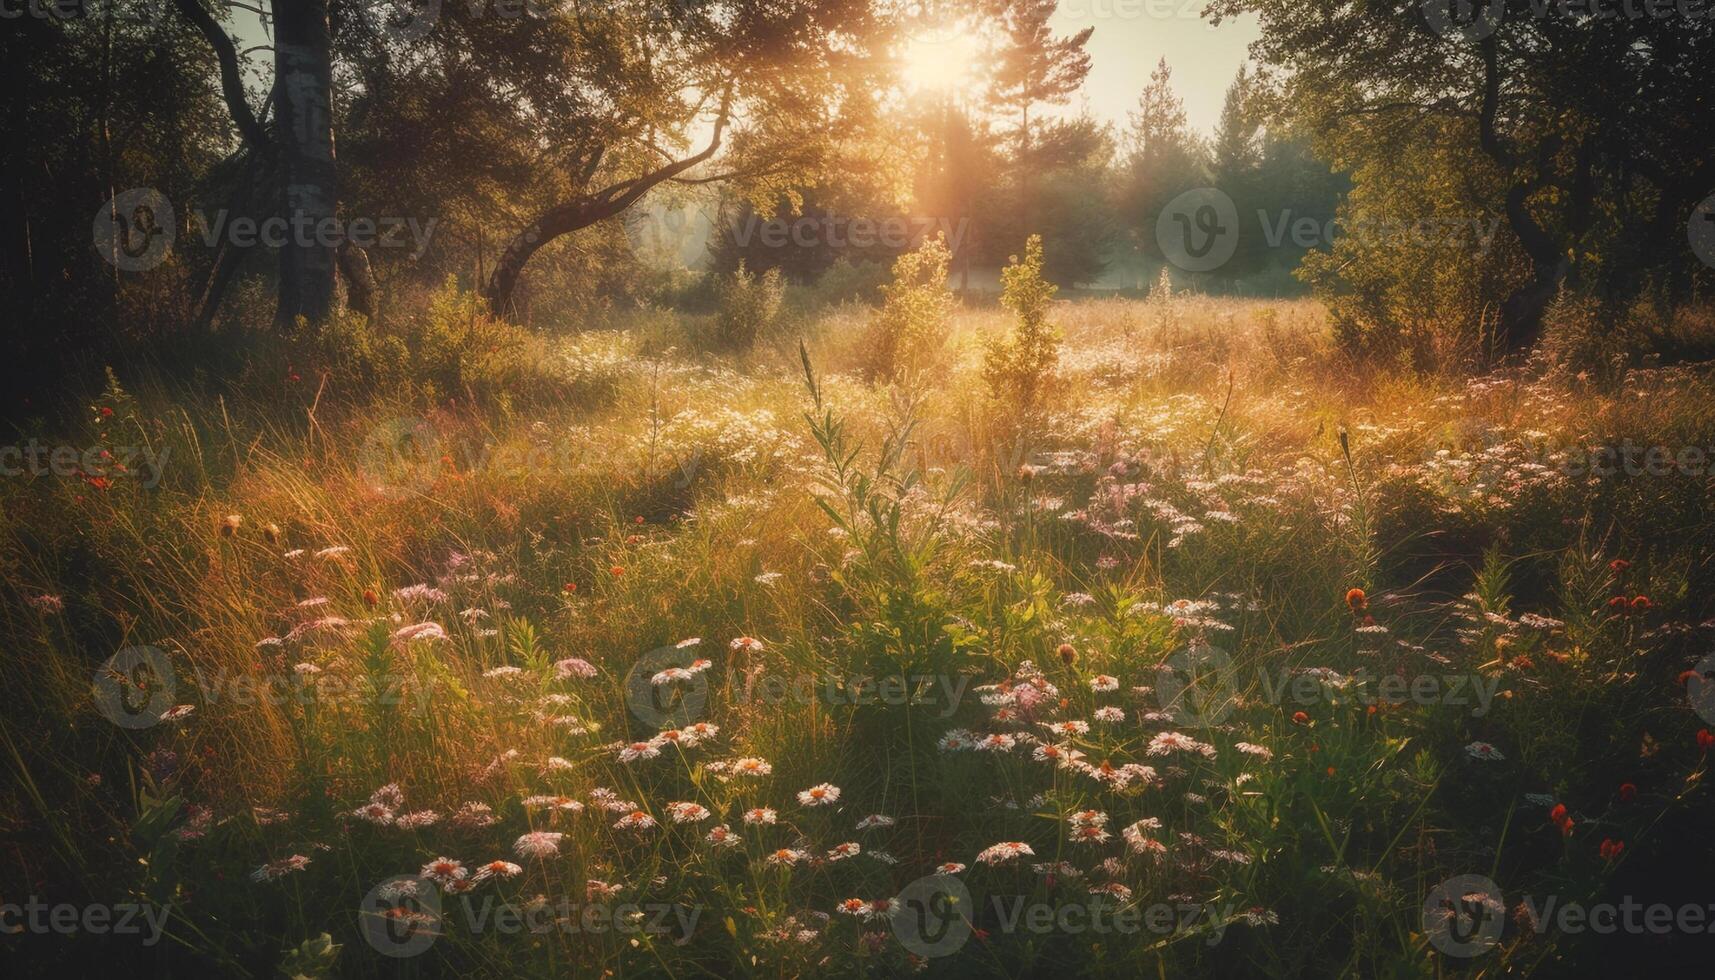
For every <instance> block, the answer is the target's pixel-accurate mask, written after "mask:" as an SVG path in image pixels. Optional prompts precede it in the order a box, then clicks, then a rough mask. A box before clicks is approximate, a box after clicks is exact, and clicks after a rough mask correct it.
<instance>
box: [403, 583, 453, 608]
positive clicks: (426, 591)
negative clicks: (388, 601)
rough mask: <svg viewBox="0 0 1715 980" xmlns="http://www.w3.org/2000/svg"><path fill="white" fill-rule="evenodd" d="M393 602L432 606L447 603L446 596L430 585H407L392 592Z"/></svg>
mask: <svg viewBox="0 0 1715 980" xmlns="http://www.w3.org/2000/svg"><path fill="white" fill-rule="evenodd" d="M393 601H394V602H397V603H399V604H401V605H412V604H417V605H424V606H432V605H436V604H438V603H442V602H446V601H447V594H446V593H445V592H442V591H441V590H440V589H437V588H435V587H434V586H432V585H407V586H405V587H404V588H402V589H394V590H393Z"/></svg>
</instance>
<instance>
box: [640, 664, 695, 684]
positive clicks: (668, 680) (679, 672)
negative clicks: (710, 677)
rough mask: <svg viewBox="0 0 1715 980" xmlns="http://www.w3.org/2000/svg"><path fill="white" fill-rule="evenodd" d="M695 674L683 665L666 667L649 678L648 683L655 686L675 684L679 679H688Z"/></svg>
mask: <svg viewBox="0 0 1715 980" xmlns="http://www.w3.org/2000/svg"><path fill="white" fill-rule="evenodd" d="M695 676H696V675H695V674H693V673H691V672H690V671H688V670H686V669H685V668H683V667H668V668H667V669H666V670H663V671H661V672H659V673H657V674H656V675H655V676H653V677H651V678H649V683H650V684H652V685H654V686H655V687H662V686H664V685H667V684H677V683H679V682H681V681H688V680H691V679H692V678H693V677H695Z"/></svg>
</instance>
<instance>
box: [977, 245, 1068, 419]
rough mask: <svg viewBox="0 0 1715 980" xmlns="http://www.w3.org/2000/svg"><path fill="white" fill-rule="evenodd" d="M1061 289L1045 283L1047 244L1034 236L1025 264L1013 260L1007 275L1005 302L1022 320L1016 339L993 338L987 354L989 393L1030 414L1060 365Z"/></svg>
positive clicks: (985, 376) (1003, 292) (1004, 279)
mask: <svg viewBox="0 0 1715 980" xmlns="http://www.w3.org/2000/svg"><path fill="white" fill-rule="evenodd" d="M1057 291H1058V290H1057V288H1056V287H1055V286H1054V284H1053V283H1050V282H1049V281H1048V280H1046V279H1044V278H1043V277H1042V238H1041V236H1039V235H1031V236H1030V241H1028V242H1027V243H1025V246H1024V261H1022V262H1020V261H1019V259H1018V256H1016V255H1014V256H1012V257H1011V264H1010V265H1008V266H1007V267H1006V268H1005V269H1003V270H1001V274H1000V302H1001V305H1002V306H1005V307H1006V308H1007V309H1009V310H1011V311H1012V313H1013V315H1014V316H1016V317H1017V318H1018V323H1017V325H1016V326H1015V327H1014V329H1013V332H1012V334H1011V335H1010V336H1006V337H995V338H990V339H989V340H988V341H987V343H986V349H985V350H984V352H983V380H984V381H987V382H988V386H989V391H991V392H992V393H993V394H994V396H995V397H996V398H998V399H1001V400H1003V401H1011V402H1013V403H1014V404H1016V405H1018V407H1019V408H1020V409H1021V410H1022V411H1026V412H1028V411H1030V410H1031V409H1032V408H1034V407H1035V406H1036V403H1037V400H1038V398H1039V396H1040V395H1041V393H1042V389H1043V387H1044V386H1045V385H1046V384H1047V382H1048V379H1049V377H1050V376H1051V375H1052V374H1053V373H1054V368H1055V366H1056V365H1057V364H1058V363H1059V361H1060V329H1059V328H1058V327H1056V326H1054V325H1053V324H1051V323H1049V322H1048V306H1049V304H1051V303H1052V302H1053V301H1054V294H1055V293H1056V292H1057Z"/></svg>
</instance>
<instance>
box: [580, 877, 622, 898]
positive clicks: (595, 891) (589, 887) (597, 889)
mask: <svg viewBox="0 0 1715 980" xmlns="http://www.w3.org/2000/svg"><path fill="white" fill-rule="evenodd" d="M619 892H620V888H619V886H618V885H610V884H608V883H607V882H605V881H602V880H601V879H600V878H591V879H589V880H588V881H586V882H584V901H586V902H604V901H607V900H608V899H610V898H615V897H617V896H618V895H619Z"/></svg>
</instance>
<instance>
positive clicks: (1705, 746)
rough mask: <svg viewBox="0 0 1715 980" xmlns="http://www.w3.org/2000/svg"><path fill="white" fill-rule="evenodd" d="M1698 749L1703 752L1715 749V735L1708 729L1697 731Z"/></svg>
mask: <svg viewBox="0 0 1715 980" xmlns="http://www.w3.org/2000/svg"><path fill="white" fill-rule="evenodd" d="M1697 748H1698V749H1699V750H1700V751H1703V752H1708V751H1709V750H1710V749H1712V748H1715V734H1711V733H1710V731H1709V729H1707V728H1699V729H1698V730H1697Z"/></svg>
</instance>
